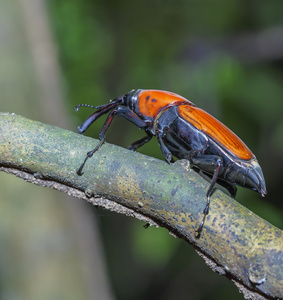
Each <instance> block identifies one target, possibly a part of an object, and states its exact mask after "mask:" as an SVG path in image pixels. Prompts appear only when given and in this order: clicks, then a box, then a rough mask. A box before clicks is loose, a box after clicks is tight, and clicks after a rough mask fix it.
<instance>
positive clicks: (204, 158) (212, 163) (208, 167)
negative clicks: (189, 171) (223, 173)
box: [191, 152, 223, 236]
mask: <svg viewBox="0 0 283 300" xmlns="http://www.w3.org/2000/svg"><path fill="white" fill-rule="evenodd" d="M191 161H192V164H193V165H194V166H196V167H199V168H200V169H201V170H205V171H207V172H211V171H212V170H213V176H212V179H211V183H210V186H209V188H208V190H207V192H206V199H207V200H206V205H205V208H204V210H203V219H202V222H201V224H200V226H199V227H198V229H197V230H196V232H197V236H200V234H201V232H202V229H203V225H204V222H205V218H206V216H207V215H208V213H209V205H210V196H211V194H212V191H213V188H214V186H215V184H216V182H217V179H218V175H219V171H220V168H221V166H222V163H223V160H222V158H221V157H220V156H216V155H202V154H200V155H198V154H197V152H194V153H193V155H192V156H191Z"/></svg>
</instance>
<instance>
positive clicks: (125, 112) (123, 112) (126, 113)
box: [77, 106, 148, 176]
mask: <svg viewBox="0 0 283 300" xmlns="http://www.w3.org/2000/svg"><path fill="white" fill-rule="evenodd" d="M115 116H122V117H124V118H126V119H128V120H129V121H131V122H132V123H134V124H135V125H136V126H138V127H139V128H146V127H148V124H147V123H146V122H144V121H143V120H142V119H140V118H139V117H138V116H137V115H136V114H135V113H134V112H133V111H132V110H130V109H129V108H128V107H124V106H118V107H117V108H115V109H114V110H112V112H111V113H110V114H109V115H108V117H107V119H106V121H105V123H104V125H103V127H102V130H101V132H100V134H99V140H100V141H99V143H98V145H97V146H96V147H95V148H94V149H93V150H91V151H89V152H88V153H87V154H86V158H85V159H84V161H83V163H82V164H81V166H80V167H79V169H78V170H77V174H78V175H79V176H81V175H82V174H83V172H82V170H83V167H84V165H85V163H86V161H87V160H88V159H89V158H90V157H92V156H93V154H94V153H95V152H96V151H98V150H99V149H100V147H101V146H102V145H103V143H104V142H105V137H106V136H105V133H106V131H107V129H108V128H109V126H110V124H111V122H112V120H113V118H114V117H115Z"/></svg>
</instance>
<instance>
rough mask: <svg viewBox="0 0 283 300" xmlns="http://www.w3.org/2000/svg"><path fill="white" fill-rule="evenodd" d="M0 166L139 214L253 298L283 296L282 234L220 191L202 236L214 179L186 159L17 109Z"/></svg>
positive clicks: (0, 133)
mask: <svg viewBox="0 0 283 300" xmlns="http://www.w3.org/2000/svg"><path fill="white" fill-rule="evenodd" d="M0 138H1V144H0V154H1V155H0V170H1V171H5V172H7V173H10V174H14V175H16V176H18V177H20V178H22V179H24V180H26V181H29V182H32V183H34V184H37V185H42V186H47V187H51V188H54V189H56V190H59V191H63V192H65V193H67V194H69V195H71V196H74V197H77V198H80V199H84V200H86V201H89V202H91V203H93V204H94V205H97V206H101V207H104V208H106V209H109V210H112V211H116V212H118V213H122V214H125V215H128V216H133V217H135V218H138V219H140V220H143V221H145V222H148V223H149V224H151V225H156V226H163V227H166V228H167V229H168V230H169V232H170V233H171V234H172V235H174V236H177V237H179V238H182V239H184V240H186V241H187V242H189V243H190V244H192V245H193V246H194V247H195V249H196V251H197V252H198V253H199V254H200V255H201V256H202V257H203V258H204V259H205V261H206V263H207V264H208V265H209V266H210V267H211V268H212V269H213V270H214V271H215V272H217V273H219V274H221V275H224V276H226V277H227V278H229V279H231V280H232V281H233V282H234V283H235V284H236V285H237V286H238V288H239V290H240V291H241V292H243V293H244V296H245V298H246V299H271V298H283V239H282V237H283V232H282V231H281V230H280V229H278V228H276V227H274V226H272V225H271V224H269V223H268V222H266V221H265V220H263V219H261V218H260V217H258V216H256V215H255V214H253V213H252V212H250V211H249V210H248V209H246V208H245V207H243V206H242V205H240V204H239V203H238V202H237V201H234V200H232V199H231V198H230V197H228V196H227V195H225V194H224V193H222V192H221V191H218V190H217V191H216V192H215V193H214V194H213V197H212V201H211V206H210V212H209V215H208V217H207V219H206V222H205V226H204V229H203V232H202V234H201V237H200V238H196V237H195V229H196V228H197V227H198V226H199V224H200V222H201V220H202V216H203V214H202V211H203V208H204V206H205V201H206V198H205V194H206V191H207V188H208V183H207V182H206V181H204V180H203V179H202V178H201V177H200V176H199V175H198V174H197V173H195V172H194V171H190V169H189V167H188V164H187V162H186V161H177V162H176V163H175V164H174V165H168V164H167V163H166V162H163V161H160V160H157V159H154V158H151V157H147V156H145V155H141V154H139V153H135V152H130V151H128V150H126V149H123V148H120V147H117V146H113V145H110V144H107V143H106V144H105V145H103V147H102V148H101V150H100V151H98V152H97V153H95V155H94V156H93V157H92V158H91V159H89V160H88V161H87V164H86V166H85V169H84V174H83V176H78V175H77V173H76V170H77V168H78V167H79V166H80V164H81V162H82V161H83V159H84V158H85V155H86V152H87V151H89V150H90V149H92V148H93V147H94V145H95V144H96V143H97V141H96V140H94V139H92V138H88V137H85V136H81V135H79V134H76V133H73V132H70V131H67V130H63V129H60V128H57V127H53V126H50V125H46V124H42V123H39V122H35V121H32V120H28V119H25V118H23V117H20V116H17V115H14V114H4V113H2V114H0Z"/></svg>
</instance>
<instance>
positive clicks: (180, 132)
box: [76, 89, 266, 234]
mask: <svg viewBox="0 0 283 300" xmlns="http://www.w3.org/2000/svg"><path fill="white" fill-rule="evenodd" d="M80 106H88V107H92V108H96V109H97V111H96V112H95V113H94V114H92V115H91V116H90V117H89V118H88V119H87V120H86V121H85V122H84V123H83V124H82V126H80V127H79V128H78V131H79V133H83V132H84V131H85V130H86V129H87V128H88V127H89V126H90V125H91V124H92V123H93V122H94V121H95V120H97V119H98V118H99V117H100V116H102V115H103V114H106V113H108V112H109V111H111V112H110V114H109V115H108V118H107V120H106V121H105V123H104V126H103V128H102V130H101V132H100V135H99V138H100V142H99V144H98V145H97V146H96V147H95V148H94V149H93V150H92V151H90V152H88V153H87V156H86V158H85V160H84V162H83V163H82V165H81V166H80V168H79V169H78V171H77V173H78V175H82V169H83V167H84V164H85V163H86V161H87V159H88V158H89V157H91V156H92V155H93V154H94V153H95V152H96V151H97V150H99V148H100V147H101V145H102V144H103V143H104V141H105V132H106V130H107V129H108V127H109V125H110V124H111V121H112V120H113V118H114V116H122V117H124V118H126V119H128V120H129V121H131V122H132V123H134V124H135V125H136V126H137V127H139V128H140V129H144V130H145V132H146V134H147V136H145V137H144V138H142V139H140V140H138V141H136V142H135V143H133V144H132V145H131V146H130V147H129V149H130V150H136V149H137V148H139V147H141V146H142V145H144V144H145V143H147V142H148V141H149V140H150V139H151V138H152V137H153V136H156V138H157V141H158V143H159V146H160V149H161V152H162V154H163V155H164V157H165V159H166V161H167V162H168V163H170V162H172V161H173V158H172V157H173V156H175V157H177V158H180V159H188V160H189V161H190V163H191V165H192V166H193V167H194V168H196V169H198V170H200V171H202V172H203V173H204V174H206V175H208V176H209V177H210V178H211V183H210V186H209V188H208V191H207V194H206V195H207V203H206V206H205V209H204V211H203V214H204V216H203V220H202V223H201V225H200V226H199V227H198V229H197V233H198V234H200V233H201V231H202V228H203V224H204V221H205V217H206V215H207V214H208V212H209V203H210V196H211V194H212V190H213V187H214V186H215V183H216V182H217V183H219V184H220V185H223V186H224V187H225V188H227V189H228V191H229V192H230V193H231V196H232V197H235V196H236V192H237V188H236V186H235V185H240V186H242V187H245V188H249V189H252V190H254V191H257V192H258V193H260V195H261V196H264V195H265V194H266V187H265V181H264V177H263V174H262V170H261V167H260V166H259V164H258V161H257V159H256V157H255V155H254V154H253V153H252V152H251V151H250V149H249V148H248V147H247V146H246V145H245V144H244V143H243V142H242V140H241V139H240V138H239V137H237V136H236V135H235V134H234V133H233V132H232V131H231V130H230V129H229V128H227V127H226V126H225V125H223V124H222V123H221V122H220V121H218V120H217V119H215V118H214V117H212V116H211V115H210V114H208V113H207V112H205V111H204V110H202V109H200V108H198V107H196V106H195V105H194V104H193V103H192V102H190V101H189V100H187V99H185V98H183V97H181V96H179V95H177V94H174V93H171V92H166V91H158V90H142V89H138V90H132V91H130V92H129V93H127V94H125V95H123V96H121V97H118V98H116V99H115V100H113V101H111V102H110V103H108V104H105V105H101V106H97V107H93V106H91V105H85V104H81V105H78V106H77V107H76V110H78V108H79V107H80Z"/></svg>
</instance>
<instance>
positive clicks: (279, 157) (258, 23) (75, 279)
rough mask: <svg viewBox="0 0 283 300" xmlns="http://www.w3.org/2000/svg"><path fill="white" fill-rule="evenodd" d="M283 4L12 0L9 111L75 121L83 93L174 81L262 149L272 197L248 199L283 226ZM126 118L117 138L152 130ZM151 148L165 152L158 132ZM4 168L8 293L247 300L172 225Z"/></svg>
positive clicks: (5, 84) (0, 286)
mask: <svg viewBox="0 0 283 300" xmlns="http://www.w3.org/2000/svg"><path fill="white" fill-rule="evenodd" d="M282 11H283V2H282V0H281V1H278V0H277V1H276V0H275V1H263V0H257V1H255V0H251V1H243V0H242V1H239V0H237V1H236V0H230V1H224V0H209V1H208V0H207V1H202V0H199V1H196V0H194V1H193V0H191V1H190V0H179V1H160V0H151V1H148V0H145V1H129V0H121V1H111V0H110V1H102V0H92V1H90V0H48V1H43V0H9V1H5V0H0V49H1V52H0V53H1V54H0V95H1V97H0V104H1V111H9V112H15V113H17V114H20V115H23V116H26V117H28V118H32V119H36V120H39V121H42V122H46V123H49V124H53V125H56V126H61V127H63V128H67V129H69V130H72V131H76V128H77V126H79V125H80V124H81V123H82V122H83V120H84V119H85V118H86V117H87V116H88V115H89V114H90V113H91V110H89V109H86V108H85V109H84V108H82V109H81V110H80V112H79V113H76V112H75V110H74V106H75V105H76V104H80V103H88V104H92V105H100V104H103V103H106V102H107V101H109V99H113V98H115V97H117V96H120V95H122V94H124V93H126V92H128V91H129V90H131V89H137V88H142V89H163V90H169V91H172V92H176V93H178V94H180V95H182V96H184V97H186V98H188V99H189V100H192V101H193V102H194V103H195V104H196V105H198V106H200V107H202V108H203V109H205V110H206V111H208V112H209V113H211V114H212V115H214V116H216V117H217V118H218V119H220V120H221V121H222V122H224V123H225V124H226V125H227V126H228V127H230V128H231V129H232V130H233V131H234V132H235V133H236V134H238V135H239V136H240V137H241V138H242V139H243V140H244V142H245V143H246V144H247V145H248V146H249V147H250V148H251V150H252V151H253V152H254V153H255V155H256V156H257V158H258V160H259V162H260V164H261V166H262V169H263V172H264V174H265V179H266V184H267V191H268V195H267V197H266V198H264V199H262V198H260V196H259V195H258V194H256V193H254V192H252V191H249V190H245V189H242V188H239V189H238V190H239V191H238V197H237V198H238V199H241V203H242V204H243V205H245V206H246V207H248V208H249V209H250V210H252V211H253V212H255V213H257V214H258V215H260V216H261V217H263V218H265V219H267V220H268V221H269V222H270V223H272V224H274V225H275V226H277V227H279V228H283V221H282V216H283V213H282V208H283V204H282V203H283V202H282V191H281V187H282V173H283V84H282V82H283V72H282V70H283V15H282ZM103 122H104V118H101V120H98V121H97V122H96V123H95V125H93V126H92V127H91V128H90V129H89V130H88V131H87V133H86V134H87V135H90V136H94V137H98V134H99V131H100V129H101V126H102V124H103ZM114 124H115V125H114V126H112V127H111V129H110V130H109V132H108V134H107V141H108V142H111V143H115V144H117V145H120V146H123V147H127V146H128V145H129V144H130V143H131V142H133V141H135V140H136V139H137V136H141V137H142V136H143V135H144V134H143V133H142V132H141V131H139V130H138V129H137V128H135V127H134V126H133V125H131V124H129V122H127V121H125V120H123V119H121V118H120V119H119V118H117V119H116V120H115V121H114ZM140 152H142V153H144V154H147V155H150V156H154V157H157V158H160V159H163V158H162V155H161V153H160V150H159V147H158V145H157V142H156V140H152V141H151V142H150V143H148V144H147V145H146V146H144V147H143V148H141V149H140ZM79 164H80V162H79V161H78V165H79ZM0 178H1V180H0V184H1V186H0V188H1V197H0V199H1V201H0V253H1V255H0V299H5V300H6V299H8V300H10V299H13V300H14V299H15V300H18V299H100V300H104V299H105V300H107V299H123V300H124V299H125V300H127V299H137V300H138V299H155V300H157V299H163V300H164V299H165V300H166V299H227V298H229V299H242V298H243V297H242V295H241V294H239V293H238V290H237V289H236V288H235V287H234V285H233V284H232V283H231V282H230V281H229V280H227V279H226V278H222V277H220V276H219V275H217V274H214V273H213V272H212V271H210V269H209V268H208V267H206V265H205V264H204V262H203V260H202V259H201V258H200V257H199V256H198V255H197V254H196V253H195V252H194V250H193V248H192V247H191V246H190V245H188V244H187V243H185V242H184V241H181V240H177V239H175V238H173V237H172V236H170V235H169V234H168V232H167V231H166V230H165V229H162V228H159V229H155V228H148V229H144V228H143V227H142V225H143V224H142V223H141V222H140V221H136V220H133V219H131V218H127V217H125V216H120V215H116V214H114V213H109V212H108V211H103V210H101V209H98V210H96V209H94V208H93V207H92V206H91V205H90V204H86V203H83V201H79V200H76V199H71V198H69V197H67V196H65V195H62V194H61V193H59V192H56V191H50V190H48V189H44V188H41V187H36V186H33V185H31V184H28V183H25V182H23V181H21V180H19V179H17V178H14V177H12V176H9V175H6V174H0ZM212 201H213V199H212Z"/></svg>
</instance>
